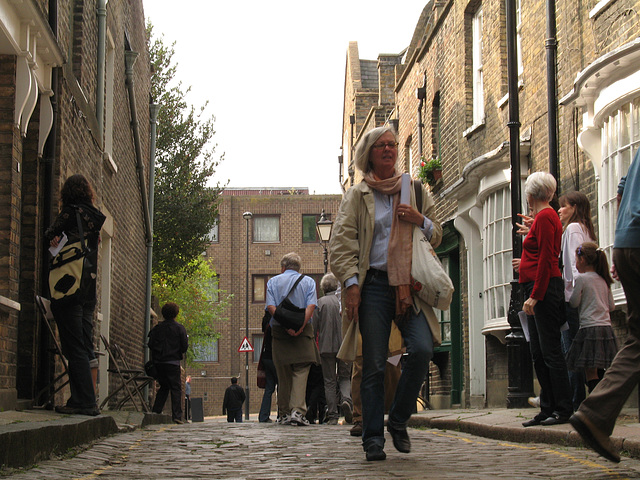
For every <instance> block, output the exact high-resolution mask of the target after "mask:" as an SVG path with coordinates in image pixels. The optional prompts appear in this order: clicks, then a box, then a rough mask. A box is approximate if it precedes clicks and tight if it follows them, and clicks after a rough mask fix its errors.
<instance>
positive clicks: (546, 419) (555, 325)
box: [513, 172, 573, 427]
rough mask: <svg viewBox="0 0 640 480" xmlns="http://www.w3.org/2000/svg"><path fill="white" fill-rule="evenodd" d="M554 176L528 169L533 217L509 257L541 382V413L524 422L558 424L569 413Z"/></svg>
mask: <svg viewBox="0 0 640 480" xmlns="http://www.w3.org/2000/svg"><path fill="white" fill-rule="evenodd" d="M555 191H556V179H555V178H554V177H553V175H551V174H549V173H545V172H535V173H532V174H531V175H530V176H529V178H527V181H526V183H525V186H524V193H525V195H526V196H527V203H528V204H529V208H530V209H531V210H532V211H533V215H534V220H533V224H532V225H531V229H530V231H529V233H528V234H527V236H526V237H525V239H524V242H523V243H522V257H521V258H515V259H513V267H514V269H515V270H516V271H519V273H520V279H519V281H520V283H521V284H523V287H524V290H525V294H526V296H527V297H528V298H527V300H526V301H525V302H524V306H523V310H524V312H525V313H526V314H527V315H528V321H527V324H528V327H529V338H530V344H529V346H530V349H531V357H532V359H533V366H534V368H535V371H536V376H537V377H538V382H539V383H540V412H539V413H538V414H537V415H536V416H535V417H534V418H532V419H531V420H527V421H526V422H524V423H523V424H522V425H523V426H524V427H531V426H535V425H559V424H562V423H567V422H568V421H569V417H570V416H571V414H572V413H573V405H572V401H571V396H572V392H571V387H570V385H569V374H568V372H567V364H566V361H565V357H564V355H563V353H562V347H561V345H560V329H561V327H562V325H563V324H564V323H565V320H564V308H563V307H564V305H563V303H564V283H563V281H562V273H561V272H560V267H559V266H558V257H559V256H560V242H561V239H562V223H561V222H560V219H559V218H558V214H557V213H556V211H555V210H554V209H553V208H552V207H551V204H550V202H551V199H552V198H553V196H554V194H555Z"/></svg>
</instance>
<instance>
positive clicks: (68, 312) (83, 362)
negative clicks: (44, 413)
mask: <svg viewBox="0 0 640 480" xmlns="http://www.w3.org/2000/svg"><path fill="white" fill-rule="evenodd" d="M94 199H95V193H94V192H93V189H92V188H91V185H90V184H89V181H88V180H87V179H86V178H85V177H84V176H83V175H80V174H75V175H71V176H70V177H69V178H67V180H66V181H65V182H64V185H63V186H62V189H61V190H60V203H61V205H62V208H61V211H60V213H59V214H58V216H57V217H56V218H55V220H54V221H53V223H52V224H51V226H50V227H49V228H48V229H47V230H46V231H45V233H44V237H45V238H46V240H47V241H48V242H49V245H50V246H51V247H53V248H56V247H58V245H59V242H60V241H61V240H62V239H63V238H65V235H66V238H67V243H68V244H72V243H74V242H78V241H79V240H80V228H81V229H82V233H83V237H84V241H85V247H86V248H87V252H88V253H87V254H86V260H87V262H86V265H88V267H87V268H88V269H89V275H85V276H83V278H82V282H81V284H80V288H79V289H78V293H76V294H75V295H73V296H69V297H65V298H61V299H55V300H54V299H52V300H51V311H52V313H53V316H54V318H55V320H56V323H57V325H58V332H59V335H60V343H61V346H62V353H63V355H64V356H65V358H66V359H67V363H68V366H69V372H68V373H69V386H70V390H71V397H70V398H69V400H68V401H67V403H66V405H59V406H57V407H56V412H58V413H64V414H80V415H91V416H94V415H98V414H100V410H99V409H98V407H97V405H96V395H95V379H96V375H97V371H98V361H97V360H96V357H95V352H94V351H95V348H94V343H93V313H94V310H95V307H96V276H97V273H98V243H99V241H100V229H101V228H102V224H103V223H104V221H105V219H106V217H105V216H104V215H103V214H102V213H101V212H100V210H98V209H97V208H96V207H94V206H93V202H94ZM76 213H77V214H76ZM78 215H79V218H80V222H81V223H80V225H79V224H78ZM65 277H68V276H65ZM62 280H64V278H63V279H61V281H60V282H58V283H56V284H55V285H51V286H50V287H51V288H52V289H53V290H54V291H57V292H66V291H68V289H69V285H66V286H65V284H64V282H62Z"/></svg>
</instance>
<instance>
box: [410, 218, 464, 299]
mask: <svg viewBox="0 0 640 480" xmlns="http://www.w3.org/2000/svg"><path fill="white" fill-rule="evenodd" d="M412 255H413V257H412V260H411V290H412V292H413V294H414V295H416V296H417V297H419V298H420V299H421V300H423V301H424V302H426V303H427V304H428V305H431V306H432V307H435V308H438V309H440V310H448V309H449V306H450V305H451V299H452V297H453V292H454V288H453V282H452V281H451V279H450V278H449V275H447V272H445V270H444V268H443V267H442V263H440V259H439V258H438V255H436V252H435V250H434V249H433V247H432V246H431V243H430V242H429V240H427V238H426V237H425V236H424V234H423V233H422V231H421V230H420V229H419V228H418V227H417V226H416V227H414V229H413V250H412Z"/></svg>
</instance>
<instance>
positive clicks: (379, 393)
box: [358, 269, 433, 450]
mask: <svg viewBox="0 0 640 480" xmlns="http://www.w3.org/2000/svg"><path fill="white" fill-rule="evenodd" d="M360 291H361V293H360V297H361V302H360V308H359V310H358V316H359V320H358V322H359V324H360V333H361V334H362V384H361V386H360V395H361V397H362V446H363V447H364V449H365V450H367V449H368V448H369V447H371V446H372V445H379V446H381V447H383V446H384V370H385V364H386V362H387V356H388V352H389V334H390V333H391V322H392V321H393V318H394V317H395V310H396V299H395V297H396V294H395V288H394V287H392V286H390V285H389V280H388V278H387V275H386V273H385V272H381V271H379V270H373V269H372V270H369V271H368V272H367V276H366V278H365V280H364V282H363V283H362V285H361V290H360ZM401 331H402V338H403V339H404V344H405V347H406V350H407V355H406V357H405V361H404V364H403V368H402V375H401V376H400V381H399V382H398V387H397V388H396V392H395V396H394V399H393V403H392V404H391V409H390V410H389V423H390V424H391V425H392V426H393V427H394V428H397V429H404V428H406V426H407V422H408V421H409V418H410V417H411V414H412V413H413V411H414V410H415V408H416V400H417V398H418V393H419V392H420V387H421V386H422V383H423V381H424V379H425V376H426V374H427V369H428V367H429V361H430V360H431V357H432V356H433V338H432V336H431V330H430V329H429V325H428V324H427V319H426V318H425V316H424V314H423V313H422V312H419V313H418V314H416V313H415V312H414V311H413V310H411V315H410V318H409V319H408V320H406V321H405V323H404V325H403V327H402V329H401Z"/></svg>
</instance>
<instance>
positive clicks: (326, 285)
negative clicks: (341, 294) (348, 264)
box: [320, 273, 338, 294]
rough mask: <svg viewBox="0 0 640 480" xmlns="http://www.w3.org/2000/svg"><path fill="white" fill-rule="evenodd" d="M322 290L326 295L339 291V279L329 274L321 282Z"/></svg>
mask: <svg viewBox="0 0 640 480" xmlns="http://www.w3.org/2000/svg"><path fill="white" fill-rule="evenodd" d="M320 288H321V289H322V291H323V292H324V293H325V294H327V293H329V292H335V291H336V290H337V289H338V279H337V278H336V276H335V275H334V274H333V273H327V274H326V275H325V276H324V277H322V280H320Z"/></svg>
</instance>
